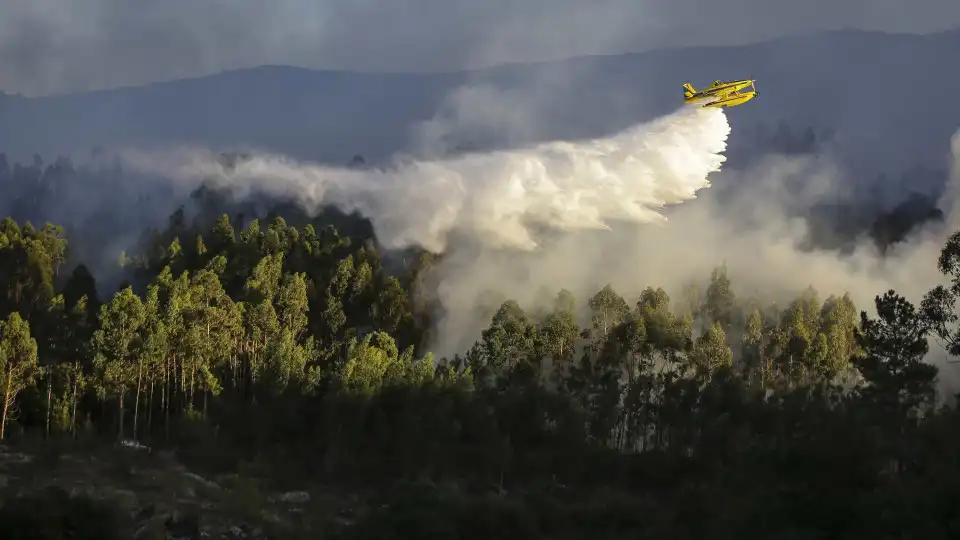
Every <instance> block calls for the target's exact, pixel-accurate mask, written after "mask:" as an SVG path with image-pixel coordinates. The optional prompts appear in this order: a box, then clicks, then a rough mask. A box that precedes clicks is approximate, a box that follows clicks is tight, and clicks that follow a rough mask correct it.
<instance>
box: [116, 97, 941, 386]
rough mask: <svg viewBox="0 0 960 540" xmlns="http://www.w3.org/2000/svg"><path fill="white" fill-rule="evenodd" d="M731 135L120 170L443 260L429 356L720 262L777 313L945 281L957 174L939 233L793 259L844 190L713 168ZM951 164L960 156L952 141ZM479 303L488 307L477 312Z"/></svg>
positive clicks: (674, 121) (934, 356) (195, 159)
mask: <svg viewBox="0 0 960 540" xmlns="http://www.w3.org/2000/svg"><path fill="white" fill-rule="evenodd" d="M729 132H730V127H729V125H728V123H727V119H726V116H725V115H724V113H723V112H721V111H720V110H718V109H703V108H699V107H694V108H683V109H681V110H679V111H677V112H675V113H674V114H672V115H669V116H666V117H663V118H661V119H659V120H656V121H654V122H651V123H647V124H643V125H639V126H636V127H634V128H631V129H628V130H626V131H623V132H621V133H618V134H615V135H613V136H611V137H608V138H602V139H597V140H591V141H582V142H552V143H547V144H540V145H536V146H532V147H530V148H527V149H522V150H512V151H501V152H489V153H476V154H473V155H467V156H464V157H458V158H453V159H445V160H433V161H417V160H412V159H406V160H401V159H398V160H397V162H396V163H395V165H394V167H392V168H390V169H387V170H376V171H363V170H350V169H339V168H332V167H321V166H315V165H309V164H302V163H297V162H294V161H290V160H287V159H284V158H282V157H275V156H259V157H255V158H253V159H249V160H246V161H243V162H241V163H239V164H238V165H237V166H236V167H232V168H228V167H224V166H222V165H221V164H219V163H218V161H217V159H216V156H214V155H212V154H210V153H202V152H179V153H176V154H174V155H173V156H170V155H166V156H158V155H156V154H150V155H144V154H140V155H132V154H128V155H127V156H126V157H125V161H126V162H127V166H135V167H139V168H141V169H148V170H151V171H153V172H160V173H163V174H165V175H169V176H172V177H174V178H179V179H182V180H186V181H188V182H190V183H195V182H199V181H200V180H209V179H211V178H212V179H218V180H219V181H221V182H223V183H225V184H227V185H230V186H232V187H233V188H234V189H237V190H239V191H240V195H243V191H244V190H263V191H266V192H267V193H271V194H274V195H288V196H292V197H295V198H296V200H299V201H300V202H301V203H302V204H303V205H304V207H305V208H307V209H308V210H314V209H316V208H318V206H319V205H321V204H335V205H338V206H340V207H341V208H343V209H345V210H347V211H350V210H359V211H360V212H361V213H363V214H365V215H366V216H367V217H369V218H371V220H372V221H373V223H374V226H375V229H376V233H377V235H378V238H379V240H380V241H381V242H382V243H384V244H385V245H386V246H388V247H392V248H398V247H404V246H410V245H419V246H422V247H425V248H427V249H430V250H432V251H437V252H440V251H444V252H445V253H446V256H445V257H444V258H443V259H442V262H441V263H440V265H439V266H438V267H436V268H434V269H433V270H434V271H433V273H432V275H431V277H432V280H433V281H432V283H430V284H429V285H430V287H429V289H430V290H432V291H433V293H434V294H436V297H437V299H438V300H439V302H440V303H441V304H442V306H443V307H444V311H445V317H444V318H443V319H442V320H440V321H439V322H438V328H436V329H435V330H436V332H435V338H434V342H433V343H431V344H430V346H431V349H433V350H434V352H436V353H437V354H438V355H441V356H450V355H453V354H455V353H458V352H462V351H463V350H465V349H466V348H467V347H469V346H470V345H471V344H472V343H473V341H474V340H476V339H478V337H479V335H480V332H481V331H482V330H483V328H485V327H486V326H487V325H488V324H489V317H490V315H491V314H492V313H491V311H490V309H489V308H492V309H495V308H496V305H495V304H496V302H498V301H500V300H503V299H506V298H512V299H515V300H517V301H518V302H519V303H520V304H521V305H523V306H525V307H528V308H532V307H538V306H543V305H545V304H546V302H548V301H549V300H550V299H551V297H552V296H553V295H555V294H556V292H557V291H559V290H560V289H561V288H565V289H568V290H570V291H572V292H573V293H574V295H575V296H576V297H577V298H578V299H579V302H580V305H581V306H583V305H584V304H585V301H586V300H587V298H588V296H589V295H592V294H594V293H595V292H596V291H597V290H599V288H601V287H602V286H603V285H605V284H608V283H609V284H611V285H613V287H614V288H615V289H616V290H617V291H618V292H619V293H620V294H621V295H623V296H624V297H625V298H626V299H627V300H628V301H630V302H632V301H633V300H634V299H635V298H636V297H637V295H638V294H639V293H640V292H641V291H642V290H643V289H644V288H645V287H647V286H654V287H658V286H662V287H664V288H665V289H667V291H668V292H669V293H670V294H671V296H672V297H673V298H675V299H678V295H677V293H679V292H680V290H681V288H682V287H683V286H684V285H685V284H686V283H688V282H690V281H691V280H697V281H701V282H702V281H703V280H704V278H705V277H706V276H708V275H709V272H710V270H711V269H712V268H713V267H714V266H716V265H718V264H726V265H727V267H728V270H729V273H730V275H731V278H732V280H733V283H734V286H735V288H736V290H737V292H738V293H739V294H751V295H756V296H759V297H762V298H764V299H766V300H778V301H789V300H790V299H792V298H793V297H795V295H796V294H797V293H798V292H800V291H801V290H803V289H804V288H806V287H807V286H813V287H814V288H816V289H817V290H818V291H819V292H820V293H821V295H822V296H824V297H825V296H826V295H829V294H844V293H850V295H851V296H852V298H853V300H854V302H855V303H856V304H857V307H858V308H859V309H864V310H867V311H868V312H872V303H873V298H874V296H876V295H878V294H882V293H883V292H884V291H886V290H887V289H890V288H893V289H896V290H897V291H898V292H900V293H901V294H904V295H905V296H907V298H908V299H910V300H911V301H914V302H918V301H919V300H920V298H921V296H922V294H923V293H924V292H925V291H927V290H929V288H930V287H931V286H933V285H934V284H936V283H938V282H940V281H942V279H943V276H941V275H940V274H939V272H938V271H937V268H936V263H937V256H938V254H939V251H940V248H941V247H942V245H943V242H944V240H945V239H946V236H947V235H948V234H950V233H951V232H953V230H954V228H955V227H957V223H960V221H958V219H960V218H958V217H957V216H958V215H960V213H958V212H957V211H955V210H956V208H955V201H956V200H958V199H957V197H958V195H957V193H958V192H957V191H956V190H957V188H956V186H958V185H960V176H958V175H957V174H954V176H953V179H952V181H951V184H950V186H948V189H947V191H946V193H945V194H944V197H943V199H942V200H941V201H940V207H941V209H942V210H943V211H944V214H945V215H946V216H947V220H946V223H945V224H944V225H943V226H939V227H937V226H931V227H928V228H927V229H925V230H921V231H919V232H917V233H914V234H913V235H912V236H911V237H910V238H909V239H908V240H907V241H906V242H905V243H903V244H900V245H898V246H897V247H895V249H893V250H892V251H891V252H888V253H887V254H886V255H885V256H881V254H879V253H878V252H877V250H876V248H875V246H874V245H873V244H872V242H871V241H870V240H869V239H867V238H864V239H862V241H859V242H858V243H857V246H856V249H855V250H854V251H853V252H852V253H851V254H848V255H845V256H841V255H839V254H838V253H836V252H827V251H810V250H801V249H799V248H798V245H799V244H800V243H801V242H802V241H803V239H804V236H805V234H806V232H807V223H806V221H804V220H803V219H798V218H795V217H791V216H794V215H796V212H795V210H796V209H797V208H805V207H809V205H810V204H811V203H813V202H816V201H817V200H824V199H826V198H829V197H830V196H831V194H834V193H839V192H843V191H844V190H845V189H846V188H847V185H848V182H847V181H846V179H845V178H844V177H843V174H842V172H841V171H839V170H837V169H836V168H835V167H833V166H832V165H831V163H830V160H829V157H828V156H827V157H824V156H820V157H818V158H815V159H808V158H786V157H780V158H770V159H767V160H765V161H764V162H763V163H762V164H761V165H759V166H756V167H754V168H752V169H751V170H749V171H746V172H739V173H735V174H731V173H730V172H728V171H720V166H721V165H722V164H723V162H724V159H725V158H724V156H723V155H722V152H723V151H724V150H725V148H726V139H727V136H728V134H729ZM953 152H954V158H955V160H956V158H957V157H960V135H958V136H957V137H955V138H954V144H953ZM711 173H715V174H713V175H711ZM708 175H709V176H710V178H711V180H712V181H713V182H718V183H723V184H725V185H733V183H734V182H736V183H737V184H738V186H743V187H738V189H735V190H733V191H732V192H729V191H728V193H726V194H725V195H724V196H723V197H720V196H719V192H718V191H716V190H711V189H704V188H707V187H709V186H710V181H708V179H707V178H708ZM797 186H800V188H801V189H795V188H796V187H797ZM731 193H732V194H731ZM694 198H696V199H698V200H696V201H692V202H691V199H694ZM801 199H802V200H801ZM685 201H686V202H687V204H679V205H677V203H683V202H685ZM668 205H677V206H674V207H673V208H669V209H667V208H666V207H667V206H668ZM664 214H666V217H664ZM651 224H656V225H659V226H651ZM490 299H493V304H494V305H489V306H485V305H484V304H489V303H490V301H491V300H490ZM943 358H944V357H943V353H942V351H939V350H935V351H934V352H932V353H931V356H930V357H929V358H928V360H929V361H931V362H932V363H935V364H940V365H941V366H942V363H943ZM941 379H942V382H949V381H951V380H952V379H954V377H953V373H952V371H950V370H949V368H944V370H943V371H942V372H941Z"/></svg>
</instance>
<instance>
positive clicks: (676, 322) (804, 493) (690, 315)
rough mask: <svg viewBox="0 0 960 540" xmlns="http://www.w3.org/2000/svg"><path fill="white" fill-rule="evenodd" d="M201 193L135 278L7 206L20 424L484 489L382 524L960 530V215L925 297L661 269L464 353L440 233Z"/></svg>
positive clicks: (616, 534)
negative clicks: (634, 292) (630, 289)
mask: <svg viewBox="0 0 960 540" xmlns="http://www.w3.org/2000/svg"><path fill="white" fill-rule="evenodd" d="M6 170H7V171H9V170H10V169H9V168H7V169H6ZM0 172H2V169H0ZM7 174H8V175H7V177H6V178H7V179H8V182H7V184H6V185H9V184H10V183H11V182H9V178H11V175H10V174H9V173H7ZM0 185H4V184H0ZM4 189H6V188H4ZM5 193H6V191H5ZM50 196H52V197H55V196H56V195H55V194H50ZM197 200H199V201H200V204H199V208H200V210H199V211H198V215H197V218H196V219H195V220H193V221H192V222H191V223H189V224H188V223H187V219H186V218H185V214H184V211H183V210H182V209H181V210H178V211H176V212H174V214H173V215H172V216H171V218H170V220H169V224H168V226H167V227H166V228H165V229H164V230H152V231H148V232H147V233H146V234H145V235H144V236H143V238H142V240H141V243H140V246H139V249H137V250H136V252H131V253H125V254H124V255H123V256H122V257H121V260H120V265H121V266H123V268H124V272H125V274H124V275H125V276H126V280H127V281H126V282H125V283H122V284H121V285H120V287H119V288H118V290H116V291H113V290H110V291H100V290H98V286H97V280H96V276H94V275H92V273H91V272H90V271H89V270H88V267H87V266H84V265H82V264H80V265H77V266H74V267H72V268H69V267H67V266H66V262H67V260H68V253H70V251H71V245H70V244H69V243H68V233H69V232H70V231H69V230H65V229H64V228H62V227H59V226H56V225H52V224H45V225H43V226H36V225H33V224H31V223H30V222H29V221H26V220H15V219H12V218H9V217H8V218H6V219H5V220H3V221H2V223H0V283H2V286H3V289H2V291H0V320H2V321H3V322H2V323H0V383H2V384H0V394H2V396H3V402H2V411H0V438H2V439H4V440H5V441H10V440H16V439H18V438H21V437H27V436H29V435H30V434H31V433H35V434H37V435H42V436H45V437H49V438H66V439H74V438H76V439H80V438H89V437H101V438H117V439H128V438H129V439H135V440H139V441H143V442H145V443H147V444H151V445H158V446H160V445H169V446H176V447H179V448H181V449H191V450H192V451H194V452H196V453H203V454H209V455H213V456H216V460H217V461H218V462H219V463H220V464H221V465H223V466H225V467H226V466H230V465H231V464H236V463H239V462H241V461H249V460H253V459H260V460H262V459H264V458H266V459H267V460H272V462H273V463H276V464H283V465H284V467H283V468H285V469H286V470H288V471H289V472H290V473H291V474H292V475H294V476H296V477H297V478H301V479H302V478H308V477H309V478H314V479H316V480H317V481H322V482H329V483H337V484H342V485H346V484H355V483H364V484H367V485H369V484H371V483H380V484H383V483H392V482H395V481H399V480H413V479H430V480H432V481H434V482H451V481H452V482H456V483H457V485H460V486H463V489H464V490H466V491H465V492H463V493H460V494H459V495H457V496H453V495H451V494H450V493H443V494H437V492H434V491H431V492H428V493H422V492H417V493H407V492H404V493H403V494H402V495H400V496H397V501H395V502H396V503H397V504H392V505H388V506H386V507H385V509H383V510H382V511H379V512H378V513H376V514H374V515H371V516H369V517H368V518H367V520H365V521H363V522H361V524H360V525H358V526H357V527H355V528H354V529H352V531H353V532H351V533H350V534H356V535H359V536H358V537H370V536H371V535H375V534H382V532H383V531H390V532H391V533H393V534H397V535H400V536H402V537H419V536H422V535H428V534H430V532H429V531H434V533H436V532H437V531H447V532H448V533H449V534H452V535H456V534H459V535H461V536H465V537H474V536H475V537H477V538H480V537H484V538H486V537H490V536H492V535H493V536H498V537H502V536H514V535H517V536H519V535H520V534H523V535H525V536H526V537H531V536H533V537H537V536H538V535H539V536H542V537H550V538H579V537H584V535H586V534H588V532H589V534H590V535H591V536H597V535H599V536H600V537H606V538H627V537H629V538H637V537H647V536H650V537H653V536H657V537H664V536H666V537H669V538H686V537H706V536H704V535H707V534H708V533H709V536H710V537H715V538H721V537H723V538H725V537H728V536H729V537H734V536H737V537H741V538H742V537H744V536H748V537H756V538H771V537H775V536H776V535H786V534H788V533H789V534H793V535H794V536H790V537H791V538H813V537H819V536H817V534H828V533H829V534H833V535H835V536H836V537H844V538H876V537H883V538H887V537H890V538H892V537H902V536H909V537H924V538H940V537H944V538H945V537H947V536H948V535H949V534H950V533H951V532H952V533H953V534H956V532H957V531H958V529H960V522H958V521H957V520H956V518H955V517H954V509H953V506H952V504H951V503H949V502H948V501H949V500H951V497H954V499H953V500H957V499H956V498H955V497H957V496H958V495H960V475H958V468H957V463H956V459H957V458H956V456H957V455H960V454H958V453H957V450H960V448H958V443H960V441H958V438H957V436H956V435H955V434H956V425H957V424H956V422H957V415H956V412H955V410H954V409H953V406H952V399H944V400H938V399H937V398H938V396H937V393H936V388H937V376H938V370H937V369H936V368H935V367H933V366H931V365H929V364H927V363H924V362H923V359H924V357H925V356H926V354H927V353H928V338H929V337H936V338H938V339H939V340H940V341H941V342H942V343H944V344H945V345H946V348H947V350H948V351H949V352H950V354H958V353H960V335H958V333H957V330H956V329H955V324H956V322H957V320H958V319H957V311H956V297H957V295H958V294H960V233H958V234H957V235H955V236H953V237H952V238H951V239H950V241H949V242H948V243H947V244H946V246H945V247H944V250H943V253H942V256H941V259H940V267H941V270H942V271H943V272H944V274H946V275H947V276H949V277H950V278H951V279H952V285H950V286H948V287H937V288H934V289H932V290H931V291H930V292H929V293H928V294H927V295H926V296H925V298H924V299H923V302H922V303H921V304H920V305H919V306H914V305H913V304H911V303H910V302H908V301H907V299H905V298H903V297H901V296H899V295H897V294H896V293H895V292H894V291H889V292H886V293H883V291H878V292H880V293H883V294H881V295H880V296H878V297H877V298H876V305H875V306H874V307H875V308H876V309H875V311H876V316H873V317H871V316H868V314H867V313H866V312H859V311H858V308H857V306H854V305H853V303H852V302H851V300H850V298H849V297H848V296H846V295H844V294H842V291H834V292H833V293H834V294H831V295H829V296H827V297H825V298H824V297H822V296H821V293H820V292H818V291H815V290H813V289H808V290H806V291H805V292H803V293H802V294H800V295H799V296H798V297H797V298H795V299H794V300H793V301H792V302H790V303H788V304H786V305H779V306H778V305H771V304H767V303H765V302H764V301H762V299H754V298H741V297H739V296H737V295H736V294H735V293H734V289H735V288H734V286H733V284H732V283H731V280H730V278H729V277H728V276H727V274H726V271H725V269H724V268H723V267H718V268H716V269H715V270H714V271H713V272H712V274H711V275H710V276H705V279H704V280H703V282H702V283H692V284H690V286H689V287H688V288H687V289H686V290H685V291H684V293H683V294H678V295H677V297H676V298H670V297H669V296H668V294H667V293H666V292H665V291H664V290H663V289H661V288H658V287H656V286H655V284H654V285H651V287H648V288H647V289H646V290H644V291H643V292H642V294H640V295H639V296H638V297H636V298H626V297H624V296H622V295H621V294H619V293H618V292H617V291H616V290H614V289H612V288H611V287H609V286H608V287H604V288H602V289H601V290H599V291H597V292H596V294H594V295H593V296H591V297H589V298H574V297H573V295H571V294H570V293H569V292H568V291H558V293H557V295H556V299H555V302H554V304H553V306H551V307H550V308H548V309H537V310H534V309H524V307H522V306H520V305H518V304H517V303H516V302H513V301H507V302H504V303H503V304H502V305H501V306H500V307H499V309H498V310H497V311H496V313H495V314H494V315H493V317H492V319H491V321H490V324H489V327H488V328H487V329H486V330H485V331H484V332H483V333H482V335H481V336H480V338H479V340H478V341H477V343H476V344H475V345H474V346H473V347H472V348H471V349H470V350H467V351H464V352H463V353H462V354H460V355H457V356H456V357H454V358H450V359H437V358H434V357H433V355H432V354H431V353H430V352H429V351H428V350H426V349H425V348H424V345H425V344H426V343H428V342H429V339H428V337H429V336H428V335H427V332H428V330H429V328H430V313H431V306H430V305H429V303H428V301H427V300H426V298H427V297H426V296H425V295H423V294H421V293H422V291H421V290H420V284H421V283H422V280H423V276H424V275H425V273H427V272H429V270H430V264H431V262H432V261H433V260H434V259H435V257H434V256H432V255H430V254H426V253H415V254H406V258H405V259H404V264H403V265H397V264H395V261H393V260H387V257H385V256H381V254H380V253H379V252H378V250H377V249H376V244H375V241H374V240H373V239H372V238H371V237H370V235H369V234H367V233H364V232H363V231H365V230H366V229H365V228H364V226H363V225H362V224H352V225H350V224H349V223H347V222H343V221H341V222H340V223H339V225H340V226H339V227H338V226H337V225H334V224H331V223H330V222H329V220H327V219H326V218H324V217H321V218H316V219H314V220H312V221H311V220H309V219H307V218H305V216H302V215H299V214H296V213H294V212H292V211H291V212H290V214H289V215H288V217H290V222H288V221H287V220H286V219H285V218H284V217H282V216H281V215H277V214H276V213H274V214H271V215H266V214H264V215H263V217H262V218H259V219H258V218H253V217H250V218H244V217H243V216H242V215H233V216H231V215H230V214H229V213H218V210H217V209H218V208H219V209H220V210H223V209H224V208H227V207H228V206H229V205H226V204H225V203H224V202H223V199H222V198H221V197H220V196H219V195H217V194H215V193H211V192H201V193H198V194H197ZM17 201H18V202H19V203H20V204H22V205H23V206H21V209H20V211H19V212H22V211H24V210H23V209H24V208H27V210H29V208H28V207H29V205H30V204H36V203H37V199H33V200H32V203H31V201H30V200H26V199H22V198H20V199H17ZM248 210H249V209H248ZM246 215H248V216H249V215H251V214H249V213H248V214H246ZM284 215H287V214H284ZM328 217H329V216H328ZM341 219H345V218H342V216H341ZM293 222H297V224H296V225H294V224H291V223H293ZM347 230H350V231H351V232H350V233H349V234H348V233H346V232H345V231H347ZM357 231H360V232H357ZM354 233H356V234H354ZM940 397H944V398H950V396H940ZM941 402H945V404H941ZM491 487H495V488H496V492H497V493H499V495H497V496H496V497H494V498H489V497H488V496H487V495H482V494H477V493H476V492H475V491H474V490H481V491H482V490H489V489H490V488H491ZM466 493H472V494H470V495H468V494H466ZM401 503H402V504H401ZM481 515H483V516H488V517H486V518H481V517H479V516H481ZM480 521H482V522H483V523H480V524H478V522H480ZM371 528H372V529H371ZM377 531H380V532H377ZM450 531H452V532H450ZM365 535H366V536H365ZM411 535H412V536H411ZM471 535H472V536H471ZM378 537H382V536H378ZM782 537H786V536H782Z"/></svg>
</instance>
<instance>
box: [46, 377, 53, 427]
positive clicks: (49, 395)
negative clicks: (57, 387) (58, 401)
mask: <svg viewBox="0 0 960 540" xmlns="http://www.w3.org/2000/svg"><path fill="white" fill-rule="evenodd" d="M52 398H53V370H51V371H50V372H48V373H47V425H46V437H47V438H48V439H49V438H50V403H51V401H52Z"/></svg>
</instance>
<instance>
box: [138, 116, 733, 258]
mask: <svg viewBox="0 0 960 540" xmlns="http://www.w3.org/2000/svg"><path fill="white" fill-rule="evenodd" d="M729 133H730V126H729V124H728V123H727V120H726V116H725V115H724V113H723V112H722V111H721V110H720V109H713V108H699V107H693V108H691V107H684V108H682V109H680V110H678V111H677V112H675V113H674V114H672V115H669V116H666V117H664V118H661V119H658V120H656V121H654V122H650V123H648V124H642V125H639V126H636V127H633V128H630V129H627V130H625V131H623V132H621V133H618V134H615V135H613V136H610V137H607V138H601V139H594V140H588V141H580V142H549V143H545V144H539V145H536V146H533V147H531V148H527V149H519V150H509V151H497V152H489V153H476V154H469V155H464V156H461V157H456V158H450V159H442V160H432V161H416V160H406V161H402V160H398V161H397V163H396V164H395V166H394V167H392V168H390V169H387V170H373V171H370V170H353V169H345V168H335V167H325V166H319V165H309V164H303V163H298V162H295V161H291V160H289V159H285V158H283V157H278V156H257V157H254V158H252V159H248V160H242V161H240V162H239V163H237V164H235V165H232V166H230V167H227V166H224V165H223V164H222V163H220V162H219V161H218V160H217V159H216V156H215V155H213V154H210V153H206V152H196V151H182V152H177V153H174V154H173V155H165V156H157V155H156V154H131V153H128V154H126V155H125V158H124V161H125V162H126V166H128V167H133V168H135V169H138V170H140V171H143V172H151V173H161V174H167V175H172V176H174V177H176V178H179V179H183V180H187V181H191V182H199V181H202V180H210V179H215V180H217V181H220V182H222V183H225V184H226V185H229V186H231V187H232V188H234V189H240V190H241V191H248V192H249V191H250V190H253V189H259V190H263V191H265V192H267V193H270V194H272V195H286V196H293V197H295V198H296V200H298V201H299V202H300V203H301V204H303V205H304V206H305V208H306V209H307V210H309V211H315V210H317V209H318V208H319V207H320V206H321V205H326V204H334V205H337V206H339V207H341V208H342V209H344V210H347V211H353V210H357V211H359V212H361V213H362V214H364V215H365V216H368V217H369V218H370V219H371V220H372V222H373V224H374V227H375V230H376V233H377V237H378V239H379V241H380V242H382V243H383V244H384V245H385V246H386V247H388V248H403V247H408V246H414V245H416V246H421V247H423V248H425V249H428V250H431V251H434V252H441V251H445V250H446V249H447V248H448V245H447V244H448V238H449V235H451V234H454V233H457V234H461V235H465V236H468V237H474V238H476V239H477V240H479V241H480V242H481V243H483V244H485V245H487V246H490V247H496V248H515V249H521V250H531V249H534V248H536V247H537V246H538V239H537V231H539V230H542V229H546V230H554V231H576V230H584V229H608V228H609V224H610V222H612V221H615V220H617V221H627V222H633V223H655V222H662V221H664V217H663V215H662V214H661V213H660V209H662V208H663V207H665V206H667V205H673V204H677V203H682V202H684V201H687V200H690V199H693V198H695V197H696V193H697V191H698V190H700V189H703V188H705V187H708V186H709V185H710V183H709V181H708V180H707V175H709V174H710V173H711V172H714V171H717V170H719V169H720V165H721V164H722V163H723V161H724V160H725V157H724V156H723V155H722V154H721V152H723V151H724V149H725V148H726V139H727V136H728V134H729Z"/></svg>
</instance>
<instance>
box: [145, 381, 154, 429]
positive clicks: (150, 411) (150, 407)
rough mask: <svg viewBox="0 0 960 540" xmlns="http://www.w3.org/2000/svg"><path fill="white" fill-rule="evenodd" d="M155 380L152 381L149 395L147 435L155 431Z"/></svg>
mask: <svg viewBox="0 0 960 540" xmlns="http://www.w3.org/2000/svg"><path fill="white" fill-rule="evenodd" d="M153 388H154V387H153V380H151V381H150V395H149V397H147V437H150V432H151V431H153V406H154V405H153V395H154V394H153Z"/></svg>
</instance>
